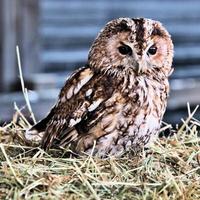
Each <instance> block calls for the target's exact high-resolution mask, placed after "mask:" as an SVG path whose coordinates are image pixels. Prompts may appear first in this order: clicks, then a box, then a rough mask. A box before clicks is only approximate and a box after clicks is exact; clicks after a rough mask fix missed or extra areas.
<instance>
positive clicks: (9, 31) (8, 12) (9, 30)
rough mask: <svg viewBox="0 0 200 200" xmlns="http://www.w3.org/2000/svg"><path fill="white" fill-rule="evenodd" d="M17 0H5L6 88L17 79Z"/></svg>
mask: <svg viewBox="0 0 200 200" xmlns="http://www.w3.org/2000/svg"><path fill="white" fill-rule="evenodd" d="M16 18H17V2H16V1H13V0H3V29H2V33H3V70H2V80H3V88H4V90H8V89H9V87H10V85H11V83H12V82H13V80H15V79H16V60H15V58H16V56H15V46H16V37H17V36H16V30H17V24H16Z"/></svg>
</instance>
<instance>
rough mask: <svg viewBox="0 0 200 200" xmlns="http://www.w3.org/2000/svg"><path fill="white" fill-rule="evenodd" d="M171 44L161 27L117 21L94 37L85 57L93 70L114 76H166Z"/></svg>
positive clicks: (150, 22) (152, 23) (147, 21)
mask: <svg viewBox="0 0 200 200" xmlns="http://www.w3.org/2000/svg"><path fill="white" fill-rule="evenodd" d="M172 59H173V43H172V40H171V37H170V34H169V33H168V32H167V30H166V29H165V28H164V27H163V25H162V24H161V23H160V22H158V21H154V20H151V19H145V18H135V19H131V18H119V19H115V20H112V21H110V22H108V23H107V24H106V26H105V28H104V29H103V30H102V31H101V32H100V33H99V34H98V36H97V38H96V40H95V41H94V43H93V45H92V47H91V49H90V52H89V56H88V63H89V65H90V66H91V67H93V68H94V69H96V70H100V71H103V72H107V73H110V74H112V73H113V74H115V75H123V74H127V73H134V74H135V75H143V74H146V75H148V74H155V75H156V73H158V72H159V73H161V72H162V73H163V74H164V75H165V76H168V75H169V74H170V71H171V65H172Z"/></svg>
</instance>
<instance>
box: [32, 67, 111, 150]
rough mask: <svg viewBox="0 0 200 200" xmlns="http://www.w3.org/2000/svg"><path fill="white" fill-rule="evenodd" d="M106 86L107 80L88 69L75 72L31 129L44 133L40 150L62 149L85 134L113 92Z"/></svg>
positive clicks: (96, 119) (107, 84)
mask: <svg viewBox="0 0 200 200" xmlns="http://www.w3.org/2000/svg"><path fill="white" fill-rule="evenodd" d="M108 86H109V80H107V78H104V77H102V75H100V74H98V73H94V72H93V71H92V70H91V68H89V67H84V68H81V69H79V70H78V71H76V72H75V73H74V74H73V75H72V76H71V77H70V78H69V79H68V80H67V81H66V83H65V86H64V87H63V88H62V90H61V92H60V95H59V99H58V101H57V103H56V105H55V106H54V107H53V108H52V110H51V111H50V113H49V114H48V115H47V117H46V118H45V119H43V120H41V121H40V122H39V123H38V124H36V125H35V126H34V127H33V129H38V130H37V131H38V132H39V131H40V130H39V128H41V131H42V130H43V131H44V135H43V138H42V148H44V149H48V148H50V147H51V146H54V145H55V146H62V145H63V144H67V143H70V142H71V141H74V140H76V139H77V138H78V137H80V136H81V135H82V134H86V132H88V130H89V129H90V128H91V127H92V126H94V125H95V124H96V122H97V121H98V120H99V119H100V117H101V116H102V115H103V113H104V109H103V108H104V102H105V101H106V100H107V99H108V98H109V97H110V96H111V95H112V92H113V91H111V90H112V89H108V88H110V87H108Z"/></svg>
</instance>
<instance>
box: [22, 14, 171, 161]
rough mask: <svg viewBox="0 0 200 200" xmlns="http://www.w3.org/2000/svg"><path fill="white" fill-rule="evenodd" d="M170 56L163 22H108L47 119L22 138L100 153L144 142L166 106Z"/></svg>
mask: <svg viewBox="0 0 200 200" xmlns="http://www.w3.org/2000/svg"><path fill="white" fill-rule="evenodd" d="M172 59H173V44H172V40H171V37H170V35H169V33H168V32H167V31H166V29H165V28H164V27H163V26H162V24H161V23H159V22H157V21H153V20H150V19H144V18H136V19H131V18H119V19H115V20H112V21H110V22H109V23H107V24H106V26H105V28H104V29H103V30H102V31H101V32H100V33H99V34H98V36H97V38H96V40H95V41H94V43H93V45H92V47H91V49H90V52H89V56H88V61H87V65H86V66H85V67H83V68H81V69H78V70H77V71H75V72H74V74H72V76H71V77H70V78H69V79H68V80H67V81H66V83H65V85H64V87H63V88H62V89H61V92H60V94H59V98H58V101H57V103H56V104H55V106H54V107H53V108H52V109H51V111H50V112H49V114H48V115H47V117H46V118H44V119H43V120H41V121H40V122H38V123H37V124H36V125H34V126H33V127H32V128H31V129H29V130H27V131H26V134H25V137H26V138H27V139H28V140H40V142H41V146H42V148H44V149H46V150H47V149H49V148H60V147H62V148H67V147H69V148H70V149H71V150H72V151H74V152H76V153H78V154H81V153H83V152H86V153H90V152H91V150H93V154H95V155H97V156H100V157H105V156H108V155H115V156H120V155H122V154H123V153H124V152H126V151H129V150H131V149H132V150H135V149H138V148H142V147H144V146H147V145H148V144H149V143H150V141H153V140H154V139H155V138H156V135H157V132H158V130H159V128H160V124H161V120H162V117H163V114H164V112H165V109H166V103H167V97H168V92H169V84H168V77H169V75H170V74H171V71H172V68H171V65H172ZM94 144H95V145H94Z"/></svg>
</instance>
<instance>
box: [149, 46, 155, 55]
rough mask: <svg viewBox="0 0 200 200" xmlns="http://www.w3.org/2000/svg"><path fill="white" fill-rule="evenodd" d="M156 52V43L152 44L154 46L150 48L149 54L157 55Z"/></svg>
mask: <svg viewBox="0 0 200 200" xmlns="http://www.w3.org/2000/svg"><path fill="white" fill-rule="evenodd" d="M156 52H157V47H156V46H155V45H152V46H151V47H150V48H149V50H148V52H147V54H150V55H155V54H156Z"/></svg>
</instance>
